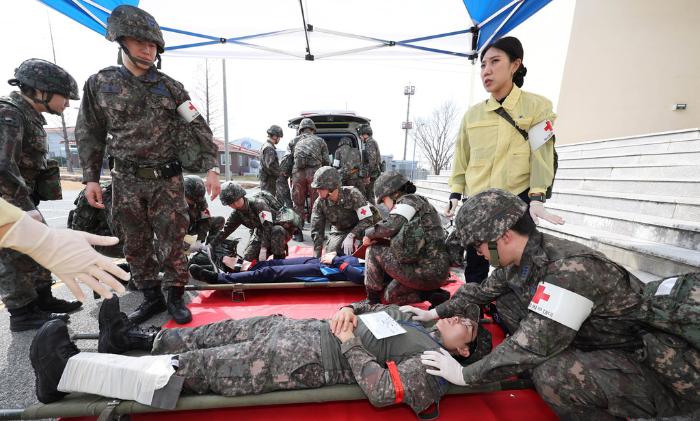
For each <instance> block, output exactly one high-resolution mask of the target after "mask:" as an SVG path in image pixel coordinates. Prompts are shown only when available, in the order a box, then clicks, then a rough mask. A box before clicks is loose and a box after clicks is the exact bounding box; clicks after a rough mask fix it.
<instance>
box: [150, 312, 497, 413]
mask: <svg viewBox="0 0 700 421" xmlns="http://www.w3.org/2000/svg"><path fill="white" fill-rule="evenodd" d="M352 307H353V309H354V311H355V313H356V314H362V313H369V312H375V311H386V312H387V313H388V314H389V315H390V316H391V317H392V318H394V319H395V320H397V321H398V322H399V323H401V324H402V325H403V327H404V328H405V329H406V330H407V332H406V333H405V334H403V335H398V336H392V337H390V338H386V339H382V340H377V339H376V338H374V336H373V334H372V333H371V332H370V331H369V329H367V327H366V326H365V325H364V323H363V321H362V319H359V318H358V322H357V327H356V328H355V331H354V334H355V338H352V339H350V340H348V341H347V342H345V343H343V344H341V343H340V341H339V340H338V339H337V338H336V337H335V336H333V334H332V333H331V332H330V328H329V326H328V322H327V321H325V320H315V319H306V320H295V319H289V318H287V317H284V316H281V315H273V316H262V317H253V318H249V319H242V320H225V321H222V322H217V323H213V324H209V325H205V326H201V327H196V328H177V329H164V330H162V331H161V333H159V335H158V337H157V338H156V340H155V342H154V344H153V351H152V352H153V353H154V354H179V356H178V359H179V368H178V369H177V375H178V376H182V377H184V378H185V383H184V387H185V389H187V390H189V391H192V392H195V393H199V394H203V393H209V392H213V393H216V394H221V395H225V396H240V395H248V394H258V393H266V392H271V391H274V390H291V389H307V388H315V387H321V386H329V385H333V384H353V383H357V384H358V385H359V386H360V388H361V389H362V390H363V392H364V393H365V394H366V395H367V398H368V399H369V400H370V402H371V403H372V405H374V406H377V407H382V406H389V405H394V404H395V403H397V400H396V393H395V390H396V387H395V385H394V383H393V380H392V376H391V375H390V374H389V370H388V369H387V368H386V363H387V361H393V362H394V363H395V364H396V367H397V369H398V373H399V376H400V379H401V382H402V384H403V390H404V396H403V401H402V402H403V403H405V404H407V405H409V406H410V407H411V408H412V409H413V410H414V411H415V412H416V413H419V412H421V411H423V410H425V409H427V408H428V407H429V406H430V405H432V404H433V403H436V402H438V401H439V400H440V398H441V397H442V395H443V394H445V393H446V392H447V383H446V382H445V381H443V380H442V379H439V378H437V377H434V376H431V375H429V374H427V373H426V372H425V369H424V367H423V365H422V364H421V361H420V356H421V354H422V353H423V351H426V350H437V349H439V345H438V342H436V339H437V340H439V336H437V337H433V336H432V335H433V334H434V332H436V331H437V329H436V328H435V327H434V326H426V327H424V326H423V325H421V324H420V323H418V322H412V321H411V320H410V319H411V317H412V314H410V313H403V312H401V311H399V309H398V307H396V306H384V305H374V306H370V305H368V304H367V303H366V302H360V303H355V304H353V305H352ZM489 342H490V341H489ZM489 345H490V343H489Z"/></svg>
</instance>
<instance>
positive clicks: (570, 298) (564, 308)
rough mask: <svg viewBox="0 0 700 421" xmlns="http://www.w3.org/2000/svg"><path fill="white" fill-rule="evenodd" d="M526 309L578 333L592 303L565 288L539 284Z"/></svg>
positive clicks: (589, 311) (588, 314)
mask: <svg viewBox="0 0 700 421" xmlns="http://www.w3.org/2000/svg"><path fill="white" fill-rule="evenodd" d="M527 308H528V310H530V311H532V312H534V313H537V314H540V315H542V316H544V317H546V318H548V319H552V320H554V321H555V322H557V323H561V324H563V325H564V326H566V327H568V328H570V329H573V330H576V331H578V330H579V328H580V327H581V325H582V324H583V322H584V321H586V319H587V318H588V316H590V315H591V311H592V310H593V301H591V300H589V299H588V298H586V297H584V296H583V295H579V294H577V293H575V292H573V291H569V290H568V289H566V288H562V287H560V286H557V285H554V284H550V283H549V282H540V283H539V285H537V290H536V291H535V295H533V296H532V300H531V301H530V305H528V307H527Z"/></svg>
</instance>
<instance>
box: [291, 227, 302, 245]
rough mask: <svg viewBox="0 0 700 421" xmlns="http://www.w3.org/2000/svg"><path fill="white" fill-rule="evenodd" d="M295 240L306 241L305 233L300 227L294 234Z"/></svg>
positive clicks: (298, 241)
mask: <svg viewBox="0 0 700 421" xmlns="http://www.w3.org/2000/svg"><path fill="white" fill-rule="evenodd" d="M292 239H293V240H294V241H296V242H297V243H301V242H303V241H304V234H303V233H302V232H301V230H300V229H297V230H296V232H295V233H294V236H293V237H292Z"/></svg>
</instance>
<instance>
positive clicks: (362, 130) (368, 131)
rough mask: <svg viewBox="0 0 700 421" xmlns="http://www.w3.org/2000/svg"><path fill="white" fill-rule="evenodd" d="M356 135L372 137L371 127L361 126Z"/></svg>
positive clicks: (367, 125)
mask: <svg viewBox="0 0 700 421" xmlns="http://www.w3.org/2000/svg"><path fill="white" fill-rule="evenodd" d="M357 133H359V134H361V135H363V134H368V135H370V136H372V126H370V125H369V124H363V125H361V126H360V127H359V128H358V129H357Z"/></svg>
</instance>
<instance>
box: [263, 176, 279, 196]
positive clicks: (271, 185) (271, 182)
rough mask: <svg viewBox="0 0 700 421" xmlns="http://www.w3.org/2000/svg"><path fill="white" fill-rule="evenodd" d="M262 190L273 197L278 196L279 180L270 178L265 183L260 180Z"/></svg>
mask: <svg viewBox="0 0 700 421" xmlns="http://www.w3.org/2000/svg"><path fill="white" fill-rule="evenodd" d="M260 190H264V191H266V192H268V193H270V194H271V195H273V196H274V195H276V194H277V179H276V178H272V177H270V178H268V179H266V180H265V181H262V180H260Z"/></svg>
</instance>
